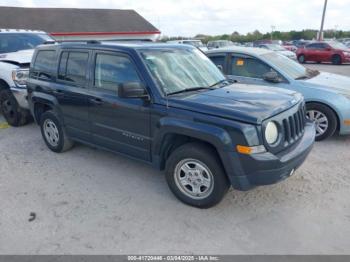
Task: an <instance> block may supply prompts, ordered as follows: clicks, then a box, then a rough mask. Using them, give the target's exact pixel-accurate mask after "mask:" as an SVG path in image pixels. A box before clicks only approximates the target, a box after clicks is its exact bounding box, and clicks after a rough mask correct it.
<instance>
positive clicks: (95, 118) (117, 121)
mask: <svg viewBox="0 0 350 262" xmlns="http://www.w3.org/2000/svg"><path fill="white" fill-rule="evenodd" d="M93 61H94V62H93V65H94V66H93V67H92V71H91V72H90V73H91V75H92V78H93V79H92V87H91V89H90V95H89V101H90V107H89V119H90V124H91V132H92V141H93V143H94V144H97V145H100V146H102V147H104V148H107V149H110V150H112V151H115V152H120V153H123V154H126V155H128V156H132V157H135V158H138V159H141V160H145V161H150V156H151V154H150V151H151V139H150V104H149V102H147V101H145V100H144V99H141V98H120V97H118V88H119V85H120V84H122V83H126V82H143V83H144V81H143V80H142V78H141V75H140V74H139V72H138V70H137V67H136V65H135V63H134V62H133V60H132V58H131V57H129V56H128V55H126V54H123V53H117V52H102V51H101V52H97V51H96V52H95V53H94V60H93Z"/></svg>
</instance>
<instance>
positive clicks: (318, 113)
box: [306, 103, 338, 141]
mask: <svg viewBox="0 0 350 262" xmlns="http://www.w3.org/2000/svg"><path fill="white" fill-rule="evenodd" d="M306 108H307V117H308V118H309V119H310V120H314V121H315V122H316V141H322V140H325V139H327V138H329V137H331V136H333V135H334V133H335V131H336V130H337V126H338V118H337V115H336V114H335V113H334V111H333V110H332V109H331V108H329V107H328V106H326V105H323V104H318V103H309V104H307V105H306ZM312 112H313V113H312ZM323 118H326V121H323ZM322 123H324V124H323V125H322ZM326 123H327V124H326ZM326 125H327V127H325V126H326ZM324 127H325V128H324ZM321 130H323V131H322V132H321Z"/></svg>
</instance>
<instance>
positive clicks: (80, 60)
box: [58, 52, 89, 85]
mask: <svg viewBox="0 0 350 262" xmlns="http://www.w3.org/2000/svg"><path fill="white" fill-rule="evenodd" d="M88 59H89V53H87V52H63V53H62V55H61V60H60V66H59V70H58V71H59V74H58V79H61V80H65V81H69V82H72V83H74V84H80V85H81V84H84V83H85V82H86V70H87V65H88Z"/></svg>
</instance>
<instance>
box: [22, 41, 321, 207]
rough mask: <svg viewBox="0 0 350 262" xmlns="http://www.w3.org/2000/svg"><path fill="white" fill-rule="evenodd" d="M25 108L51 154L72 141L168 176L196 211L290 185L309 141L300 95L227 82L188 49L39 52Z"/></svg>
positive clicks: (57, 47) (93, 47)
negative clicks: (238, 194)
mask: <svg viewBox="0 0 350 262" xmlns="http://www.w3.org/2000/svg"><path fill="white" fill-rule="evenodd" d="M28 100H29V104H30V109H31V112H32V114H33V116H34V118H35V121H36V122H37V123H38V124H39V125H40V127H41V132H42V136H43V139H44V140H45V143H46V145H47V146H48V147H49V148H50V149H51V150H52V151H54V152H63V151H66V150H68V149H69V148H71V146H72V145H73V141H76V142H81V143H84V144H88V145H91V146H94V147H98V148H103V149H106V150H110V151H113V152H117V153H121V154H124V155H126V156H129V157H132V158H134V159H137V160H141V161H144V162H146V163H149V164H152V165H153V166H154V167H156V168H158V169H161V170H163V169H165V173H166V180H167V182H168V185H169V187H170V189H171V191H172V192H173V193H174V194H175V196H176V197H177V198H179V199H180V200H181V201H183V202H184V203H186V204H189V205H192V206H196V207H200V208H207V207H211V206H213V205H215V204H217V203H218V202H220V200H221V199H222V198H223V196H224V195H225V193H226V192H227V190H228V188H229V187H230V185H232V186H233V187H234V188H235V189H238V190H248V189H250V188H252V187H254V186H257V185H267V184H272V183H276V182H278V181H281V180H283V179H285V178H287V177H289V176H290V175H292V174H293V172H294V171H295V169H297V168H298V167H299V166H300V165H301V164H302V163H303V162H304V160H305V159H306V157H307V155H308V154H309V152H310V150H311V148H312V146H313V143H314V139H315V127H314V124H313V123H311V122H309V121H308V120H307V119H306V117H305V104H304V100H303V97H302V96H301V95H300V94H298V93H295V92H291V91H284V90H279V89H272V88H266V87H262V86H254V85H244V84H239V83H232V82H229V81H228V80H226V78H225V77H224V76H223V74H222V73H221V72H220V70H219V69H218V68H217V67H216V66H215V65H214V64H213V63H212V62H211V61H210V60H209V59H208V58H207V57H206V56H205V55H204V54H203V53H202V52H201V51H199V50H197V49H196V48H194V47H191V46H186V45H167V44H154V43H149V44H147V43H125V44H123V43H99V42H91V43H89V42H88V43H64V44H51V45H43V46H40V47H38V48H37V49H36V51H35V54H34V56H33V60H32V63H31V68H30V74H29V80H28Z"/></svg>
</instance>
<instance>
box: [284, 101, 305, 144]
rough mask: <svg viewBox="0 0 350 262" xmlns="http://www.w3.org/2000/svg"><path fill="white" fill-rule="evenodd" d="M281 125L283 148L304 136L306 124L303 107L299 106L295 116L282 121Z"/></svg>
mask: <svg viewBox="0 0 350 262" xmlns="http://www.w3.org/2000/svg"><path fill="white" fill-rule="evenodd" d="M282 123H283V131H284V147H287V146H288V145H290V144H293V143H294V141H296V140H298V139H299V138H300V137H301V136H302V135H303V134H304V130H305V124H306V112H305V106H300V108H299V110H298V111H297V112H296V113H295V114H293V115H291V116H289V117H287V118H285V119H283V120H282Z"/></svg>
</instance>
